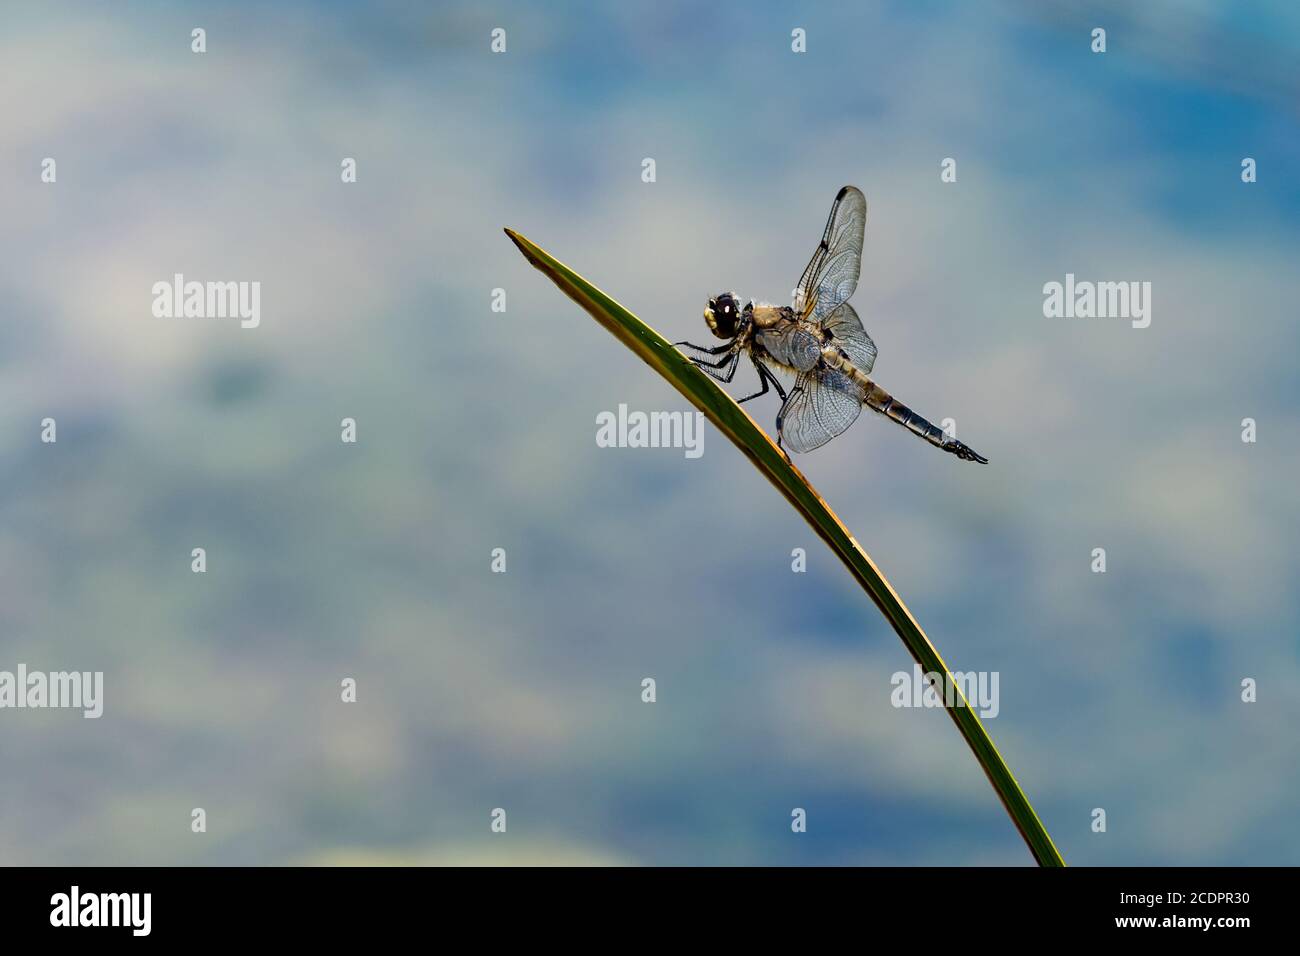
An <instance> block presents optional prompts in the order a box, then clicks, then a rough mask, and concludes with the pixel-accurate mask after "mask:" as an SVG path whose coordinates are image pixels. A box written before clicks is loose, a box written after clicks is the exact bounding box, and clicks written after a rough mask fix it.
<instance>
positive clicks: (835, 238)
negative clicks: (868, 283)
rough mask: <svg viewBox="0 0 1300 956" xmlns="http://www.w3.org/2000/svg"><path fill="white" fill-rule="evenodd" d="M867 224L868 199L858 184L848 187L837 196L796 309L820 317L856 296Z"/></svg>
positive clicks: (797, 293)
mask: <svg viewBox="0 0 1300 956" xmlns="http://www.w3.org/2000/svg"><path fill="white" fill-rule="evenodd" d="M866 225H867V198H866V197H865V196H863V195H862V191H861V190H860V189H858V188H857V187H856V186H845V187H844V188H843V189H841V190H840V191H839V194H838V195H837V196H836V197H835V202H834V204H833V205H832V206H831V214H830V217H829V218H828V219H827V220H826V230H825V232H823V233H822V241H821V242H820V243H819V244H818V246H817V251H816V252H814V253H813V257H812V259H810V260H809V261H808V266H807V268H805V269H804V270H803V276H802V277H801V278H800V279H799V286H798V288H796V289H795V296H794V300H795V301H794V308H795V311H796V312H798V313H799V314H800V315H805V316H811V317H812V318H815V319H818V320H820V319H822V318H824V317H826V316H828V315H830V314H831V313H832V312H834V311H835V310H836V309H837V308H839V307H840V305H842V304H843V303H845V302H847V301H848V299H849V296H851V295H853V291H854V290H855V289H856V288H857V287H858V276H859V275H861V274H862V236H863V233H864V231H865V230H866Z"/></svg>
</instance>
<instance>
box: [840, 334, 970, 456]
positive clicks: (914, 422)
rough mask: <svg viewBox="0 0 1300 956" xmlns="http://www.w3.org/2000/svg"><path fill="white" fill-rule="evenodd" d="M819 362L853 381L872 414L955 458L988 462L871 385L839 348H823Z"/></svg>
mask: <svg viewBox="0 0 1300 956" xmlns="http://www.w3.org/2000/svg"><path fill="white" fill-rule="evenodd" d="M822 361H824V362H825V363H826V364H827V365H828V366H830V367H831V368H833V369H835V370H836V371H839V372H841V373H842V374H844V375H845V376H847V377H848V378H850V379H852V380H853V383H854V384H855V385H857V386H858V387H859V388H861V389H862V404H863V405H866V406H867V407H868V408H870V409H871V410H872V411H875V412H879V413H880V414H882V415H884V416H885V417H886V418H888V419H890V420H891V421H895V422H897V423H898V424H900V425H902V426H903V427H904V428H906V429H907V430H908V431H910V432H911V433H912V434H913V435H917V436H919V437H921V438H924V439H925V440H926V441H928V442H929V443H930V444H931V445H934V446H935V447H936V448H942V449H943V450H944V451H946V452H949V453H950V454H953V455H956V456H957V457H958V458H961V459H963V460H965V461H978V462H980V463H981V464H987V463H988V459H987V458H985V457H983V456H982V455H979V454H977V453H976V452H975V451H974V450H973V449H972V448H970V447H969V446H967V445H964V444H963V443H961V442H959V441H957V439H955V438H949V437H948V436H947V435H946V434H945V433H944V431H943V430H942V429H941V428H937V427H935V426H934V425H932V424H931V423H930V422H929V421H927V420H926V419H925V418H922V417H921V416H920V415H918V414H917V413H916V412H914V411H912V410H911V409H910V408H908V407H907V406H906V405H904V404H903V403H902V402H900V401H898V399H896V398H894V396H892V395H890V394H889V393H888V392H887V391H885V390H884V389H883V388H881V387H880V386H879V385H877V384H876V383H875V382H873V381H872V380H871V379H870V378H869V377H868V376H867V375H866V373H864V372H863V371H862V370H861V369H859V368H857V367H856V366H854V364H853V363H852V362H851V361H849V360H848V359H847V358H845V356H844V353H843V352H841V351H840V350H839V349H837V348H835V347H834V346H830V345H828V346H826V347H825V348H823V349H822Z"/></svg>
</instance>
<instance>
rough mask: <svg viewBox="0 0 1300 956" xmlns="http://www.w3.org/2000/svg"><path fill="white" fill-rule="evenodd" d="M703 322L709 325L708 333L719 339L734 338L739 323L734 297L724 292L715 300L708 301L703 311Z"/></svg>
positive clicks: (738, 311)
mask: <svg viewBox="0 0 1300 956" xmlns="http://www.w3.org/2000/svg"><path fill="white" fill-rule="evenodd" d="M704 321H705V322H707V323H709V331H711V332H712V333H713V334H714V335H716V336H717V337H718V338H720V339H730V338H735V336H736V326H737V324H738V323H739V321H740V308H739V306H737V305H736V299H735V296H733V295H731V293H729V292H724V293H723V294H722V295H720V296H718V297H717V298H716V299H710V300H709V307H708V308H707V309H705V310H704Z"/></svg>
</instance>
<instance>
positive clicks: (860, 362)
mask: <svg viewBox="0 0 1300 956" xmlns="http://www.w3.org/2000/svg"><path fill="white" fill-rule="evenodd" d="M822 328H824V329H826V330H827V331H828V332H830V333H831V335H833V336H835V338H836V340H837V341H836V344H838V345H839V347H840V348H842V349H843V350H844V351H845V352H847V353H848V356H849V361H850V362H852V363H853V364H854V366H855V367H856V368H858V369H860V370H861V371H862V372H863V373H864V374H870V372H871V369H872V366H874V365H875V364H876V343H875V342H873V341H871V336H869V335H868V334H867V330H866V329H864V328H863V327H862V321H861V320H860V319H859V318H858V313H857V312H855V311H853V306H851V305H849V304H848V303H847V302H844V303H842V304H841V305H840V307H839V308H838V309H836V310H835V311H834V312H832V313H831V314H830V315H828V316H827V317H826V319H825V320H824V321H823V322H822Z"/></svg>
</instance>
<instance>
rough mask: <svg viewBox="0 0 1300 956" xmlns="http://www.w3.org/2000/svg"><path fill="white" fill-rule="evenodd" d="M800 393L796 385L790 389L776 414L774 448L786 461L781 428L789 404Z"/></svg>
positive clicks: (801, 389)
mask: <svg viewBox="0 0 1300 956" xmlns="http://www.w3.org/2000/svg"><path fill="white" fill-rule="evenodd" d="M777 387H778V389H779V388H780V386H777ZM802 391H803V388H801V387H800V386H798V385H796V386H795V387H794V388H792V389H790V394H789V396H787V397H786V399H785V401H783V402H782V403H781V410H780V411H779V412H777V413H776V447H777V448H780V449H781V453H782V454H784V455H785V457H786V458H787V459H789V457H790V456H789V454H787V453H786V450H785V448H783V447H782V445H781V426H782V425H783V424H785V410H786V409H787V408H789V407H790V403H791V402H792V401H794V397H795V396H796V395H798V394H799V393H800V392H802Z"/></svg>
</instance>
